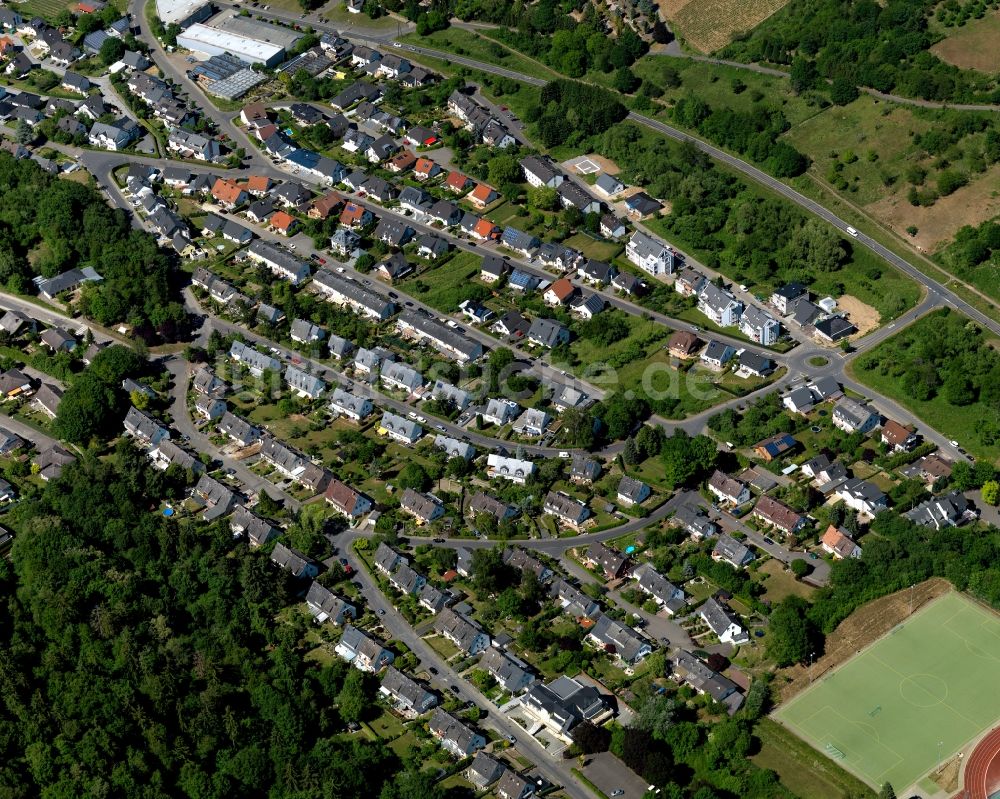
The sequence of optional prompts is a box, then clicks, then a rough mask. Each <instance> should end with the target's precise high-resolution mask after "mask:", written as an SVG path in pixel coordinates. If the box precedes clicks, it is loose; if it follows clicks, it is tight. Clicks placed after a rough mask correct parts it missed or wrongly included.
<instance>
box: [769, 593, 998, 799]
mask: <svg viewBox="0 0 1000 799" xmlns="http://www.w3.org/2000/svg"><path fill="white" fill-rule="evenodd" d="M998 669H1000V618H997V616H995V615H994V614H992V613H990V612H989V611H988V610H984V609H983V608H981V607H979V606H978V605H976V604H975V603H973V602H972V601H971V600H969V599H967V598H965V597H964V596H962V595H961V594H957V593H949V594H945V595H944V596H943V597H941V598H940V599H937V600H935V601H934V602H932V603H931V604H929V605H927V606H926V607H925V608H924V609H922V610H920V611H919V612H917V613H916V614H914V615H913V616H911V617H910V618H909V619H907V620H906V622H904V623H903V624H902V625H900V626H899V627H897V628H896V629H894V630H893V631H892V632H890V633H889V634H888V635H886V636H885V637H884V638H881V639H880V640H878V641H876V642H875V643H874V644H872V645H871V646H870V647H868V648H867V649H865V650H864V651H863V652H862V653H861V654H859V655H858V656H856V657H855V658H853V659H852V660H850V661H848V662H847V663H845V664H844V665H843V666H841V667H840V668H839V669H837V670H836V671H834V672H832V673H830V674H828V675H826V676H824V677H823V678H821V679H819V680H817V682H816V683H815V684H814V685H813V686H812V687H810V688H808V689H807V690H805V691H803V692H802V693H801V694H799V695H798V696H796V697H795V698H793V699H792V700H790V701H789V702H788V703H787V704H785V705H783V706H782V707H780V708H778V710H777V711H775V714H774V717H775V718H776V719H777V720H778V721H780V722H781V723H782V724H784V725H785V726H786V727H788V728H789V729H790V730H792V731H793V732H795V733H796V734H797V735H799V736H800V737H801V738H803V739H804V740H806V741H808V742H809V743H810V744H811V745H812V746H814V747H815V748H816V749H817V750H819V751H820V752H822V753H824V754H825V755H826V756H827V757H830V758H832V759H834V760H836V761H837V762H838V763H839V764H840V765H841V766H843V767H844V768H846V769H847V770H848V771H851V772H852V773H854V774H856V775H857V776H858V777H860V778H861V779H862V780H864V781H865V782H867V783H868V784H869V785H871V786H872V787H874V788H878V787H880V786H881V785H882V783H884V782H891V783H892V784H893V786H894V787H895V788H896V790H897V792H901V791H902V790H903V789H905V788H906V787H907V786H909V785H911V784H912V783H914V782H916V781H917V780H918V779H920V778H921V777H923V776H924V775H925V774H926V773H927V772H929V771H931V770H932V769H934V768H935V767H936V766H937V764H938V763H939V762H940V761H941V760H942V759H943V758H947V757H949V756H951V755H953V754H955V753H956V752H959V751H962V749H963V747H964V746H966V745H967V744H968V743H969V742H970V741H972V740H973V739H974V738H976V737H978V736H979V735H980V734H981V733H983V732H985V731H986V730H987V729H988V728H990V727H992V726H993V725H994V723H995V722H996V720H997V719H998V718H1000V691H997V690H996V685H995V681H996V675H997V672H998Z"/></svg>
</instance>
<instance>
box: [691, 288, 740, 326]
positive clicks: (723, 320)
mask: <svg viewBox="0 0 1000 799" xmlns="http://www.w3.org/2000/svg"><path fill="white" fill-rule="evenodd" d="M698 310H699V311H701V313H703V314H705V316H707V317H708V318H709V319H711V320H712V321H713V322H714V323H715V324H717V325H719V326H720V327H732V326H733V325H737V324H739V321H740V314H741V313H742V312H743V303H741V302H740V301H739V300H737V299H736V298H735V297H734V296H733V295H732V294H730V293H729V292H728V291H726V290H725V289H720V288H719V287H718V286H716V285H715V284H714V283H705V285H704V286H702V288H701V291H699V292H698Z"/></svg>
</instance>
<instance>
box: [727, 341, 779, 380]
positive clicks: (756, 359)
mask: <svg viewBox="0 0 1000 799" xmlns="http://www.w3.org/2000/svg"><path fill="white" fill-rule="evenodd" d="M773 371H774V361H772V360H771V359H770V358H768V357H767V356H766V355H762V354H761V353H759V352H754V351H753V350H750V349H747V348H745V347H744V348H743V349H741V350H740V352H739V360H738V361H737V368H736V376H737V377H743V378H746V377H766V376H767V375H769V374H771V372H773Z"/></svg>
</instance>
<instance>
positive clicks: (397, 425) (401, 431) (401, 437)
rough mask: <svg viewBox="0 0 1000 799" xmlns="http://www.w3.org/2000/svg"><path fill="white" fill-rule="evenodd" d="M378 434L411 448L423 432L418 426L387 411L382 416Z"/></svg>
mask: <svg viewBox="0 0 1000 799" xmlns="http://www.w3.org/2000/svg"><path fill="white" fill-rule="evenodd" d="M378 432H379V434H380V435H385V436H389V438H391V439H393V440H394V441H397V442H399V443H400V444H406V445H407V446H412V445H413V444H415V443H416V442H417V441H419V440H420V439H421V438H423V435H424V430H423V428H422V427H421V426H420V425H419V424H417V423H416V422H413V421H410V420H409V419H404V418H403V417H402V416H397V415H396V414H394V413H389V412H388V411H386V412H385V413H383V414H382V421H381V422H380V423H379V428H378Z"/></svg>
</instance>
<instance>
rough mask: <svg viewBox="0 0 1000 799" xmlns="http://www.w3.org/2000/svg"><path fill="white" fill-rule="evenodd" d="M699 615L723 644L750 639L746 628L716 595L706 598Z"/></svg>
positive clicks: (743, 642) (739, 642)
mask: <svg viewBox="0 0 1000 799" xmlns="http://www.w3.org/2000/svg"><path fill="white" fill-rule="evenodd" d="M698 615H699V616H700V617H701V620H702V621H704V622H705V624H707V625H708V627H709V629H710V630H711V631H712V632H713V633H714V634H715V636H716V637H717V638H718V639H719V641H720V642H721V643H723V644H745V643H746V642H747V641H749V640H750V635H749V634H748V633H747V631H746V628H745V627H743V625H742V624H740V622H739V620H738V619H737V618H736V617H735V616H734V615H733V614H732V613H730V612H729V611H728V610H726V609H725V608H724V607H723V606H722V605H720V604H719V602H718V601H717V600H716V599H715V598H714V597H709V598H708V599H706V600H705V602H704V604H703V605H702V606H701V607H700V608H698Z"/></svg>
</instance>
